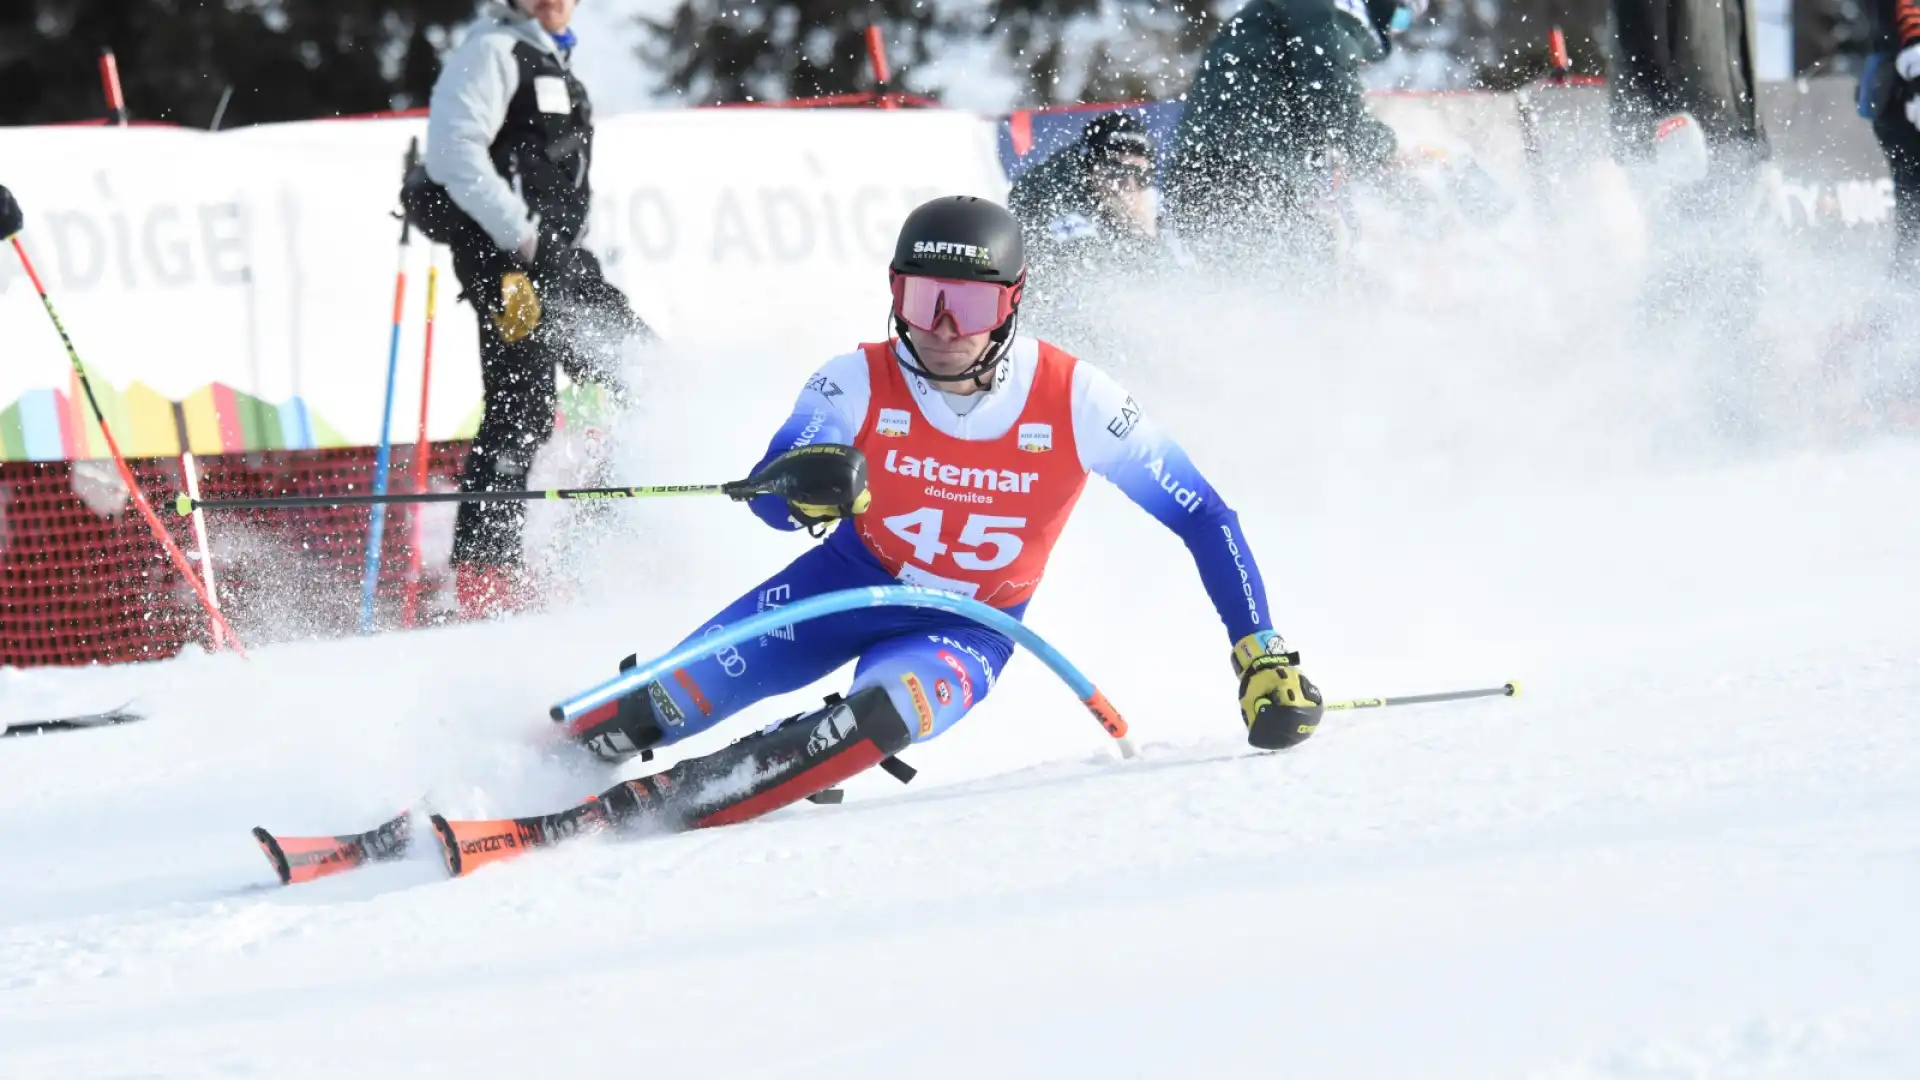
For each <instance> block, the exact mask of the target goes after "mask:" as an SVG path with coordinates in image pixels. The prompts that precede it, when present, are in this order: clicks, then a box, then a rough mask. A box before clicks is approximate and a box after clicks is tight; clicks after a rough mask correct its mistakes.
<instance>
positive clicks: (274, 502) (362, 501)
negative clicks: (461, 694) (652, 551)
mask: <svg viewBox="0 0 1920 1080" xmlns="http://www.w3.org/2000/svg"><path fill="white" fill-rule="evenodd" d="M732 487H733V485H731V484H654V485H651V486H648V487H604V488H550V489H548V490H545V491H396V492H392V493H389V494H384V495H287V496H283V497H278V498H264V499H195V498H192V497H191V496H188V495H181V496H179V497H178V498H176V499H174V500H173V508H174V510H176V511H177V512H179V513H180V514H181V515H182V516H185V515H187V514H191V513H193V512H194V511H195V510H298V509H306V508H313V507H321V506H391V505H393V504H395V503H442V502H451V503H459V502H516V501H519V500H530V499H569V500H578V501H582V502H584V501H587V500H591V499H654V498H660V497H662V496H667V495H733V494H734V492H733V490H732ZM736 497H737V496H736Z"/></svg>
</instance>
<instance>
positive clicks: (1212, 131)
mask: <svg viewBox="0 0 1920 1080" xmlns="http://www.w3.org/2000/svg"><path fill="white" fill-rule="evenodd" d="M1425 7H1426V0H1406V2H1404V3H1403V2H1401V0H1250V2H1249V3H1248V4H1247V5H1246V6H1245V7H1243V8H1241V9H1240V12H1239V14H1237V15H1235V16H1234V17H1233V19H1232V20H1231V21H1229V22H1228V23H1227V25H1226V26H1225V27H1223V28H1222V29H1221V31H1220V35H1219V36H1218V37H1216V38H1215V39H1214V41H1213V43H1212V44H1211V45H1209V46H1208V47H1207V52H1206V55H1205V57H1203V58H1202V60H1201V63H1200V73H1199V75H1197V76H1196V77H1195V78H1194V81H1193V85H1192V86H1191V87H1190V88H1189V89H1188V90H1187V95H1186V110H1185V112H1184V113H1183V114H1182V115H1181V117H1180V125H1179V127H1178V128H1177V129H1176V130H1175V131H1174V135H1173V140H1172V141H1173V146H1172V149H1171V152H1170V153H1169V155H1168V156H1169V159H1170V160H1169V163H1168V165H1169V167H1168V172H1167V176H1166V196H1167V215H1168V219H1169V221H1170V223H1171V224H1172V225H1173V226H1174V228H1175V229H1176V230H1177V231H1178V232H1179V234H1180V237H1181V240H1182V241H1183V243H1185V244H1186V245H1187V246H1188V247H1189V248H1190V249H1191V250H1192V251H1193V253H1194V255H1195V256H1196V257H1197V258H1200V259H1201V260H1203V261H1218V259H1217V256H1218V255H1220V254H1226V255H1228V256H1229V257H1232V256H1235V255H1242V254H1250V253H1251V252H1250V251H1241V250H1230V251H1226V252H1222V251H1221V249H1222V248H1223V247H1225V246H1227V245H1228V243H1229V241H1230V240H1232V239H1233V238H1239V239H1241V240H1242V241H1243V242H1244V243H1245V244H1250V245H1252V246H1253V247H1254V248H1257V249H1259V250H1261V251H1272V250H1274V249H1275V245H1276V243H1277V244H1278V245H1280V247H1281V248H1282V249H1286V248H1291V249H1294V250H1296V251H1299V252H1300V253H1301V254H1306V255H1319V256H1323V257H1331V252H1330V250H1329V249H1330V247H1331V245H1332V242H1333V240H1332V235H1331V228H1330V227H1329V225H1328V224H1327V223H1326V221H1325V219H1324V216H1323V215H1324V210H1323V204H1324V203H1325V201H1326V198H1327V191H1328V180H1329V174H1330V169H1331V166H1332V160H1331V159H1332V156H1333V155H1334V154H1336V153H1337V154H1338V155H1339V156H1340V157H1341V158H1342V159H1343V160H1344V168H1345V169H1346V170H1347V171H1348V173H1349V174H1351V175H1354V176H1357V177H1367V176H1371V175H1376V174H1378V173H1379V172H1381V171H1383V170H1385V169H1386V168H1388V167H1389V166H1390V165H1391V164H1392V162H1393V160H1394V156H1395V151H1396V149H1397V143H1396V140H1395V138H1394V134H1393V130H1392V129H1391V128H1389V127H1388V126H1387V125H1386V124H1385V123H1383V122H1382V121H1381V120H1379V119H1378V118H1377V117H1375V116H1374V115H1373V114H1371V113H1369V112H1368V111H1367V106H1366V101H1365V98H1364V93H1365V88H1364V87H1363V86H1362V84H1361V80H1360V71H1361V69H1362V68H1363V67H1365V66H1366V65H1368V64H1371V63H1375V62H1377V61H1379V60H1381V59H1383V58H1384V57H1385V56H1386V55H1387V52H1388V50H1389V49H1390V48H1391V43H1390V38H1389V34H1390V33H1392V32H1395V31H1398V30H1404V29H1406V28H1407V27H1408V26H1410V25H1412V22H1413V20H1414V19H1415V18H1417V17H1418V16H1419V14H1420V13H1421V12H1422V11H1423V10H1425ZM1250 225H1251V226H1253V228H1251V229H1250V228H1249V226H1250Z"/></svg>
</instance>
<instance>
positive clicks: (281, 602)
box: [0, 443, 466, 667]
mask: <svg viewBox="0 0 1920 1080" xmlns="http://www.w3.org/2000/svg"><path fill="white" fill-rule="evenodd" d="M374 453H375V452H374V450H373V449H371V448H352V449H344V450H290V451H276V452H271V453H252V454H229V455H224V456H220V457H206V458H199V459H196V460H197V462H198V464H199V471H200V494H201V497H202V498H206V499H221V498H248V497H262V496H269V495H341V494H348V493H353V492H366V491H369V490H371V488H372V483H373V465H374ZM411 453H412V448H411V447H407V446H403V447H399V448H397V449H396V450H395V452H394V458H393V466H392V469H391V472H390V477H389V481H388V483H389V487H390V489H391V490H394V491H402V490H405V489H406V485H407V484H408V483H409V479H410V476H411V472H412V462H411ZM465 454H466V444H465V443H435V444H433V446H432V458H431V459H430V462H429V471H430V473H431V476H432V480H431V481H430V484H431V485H434V486H441V487H448V488H450V487H451V486H452V483H453V477H454V475H455V474H456V473H457V471H458V469H459V466H460V462H461V459H462V458H463V457H464V456H465ZM128 464H129V465H131V466H132V468H133V473H134V476H135V478H136V479H137V480H138V482H139V484H140V487H141V490H142V491H143V492H145V494H146V496H147V498H148V499H149V500H151V501H152V503H153V505H154V508H155V509H156V510H157V511H159V513H160V514H161V517H162V519H163V520H165V521H166V522H167V526H168V528H169V530H170V531H171V532H172V533H173V536H174V539H175V540H176V541H178V542H179V544H180V546H181V547H182V548H183V549H185V550H186V551H187V552H189V553H190V555H191V556H192V557H193V558H195V559H196V560H197V559H198V557H199V556H198V552H197V550H196V548H195V544H194V539H193V527H192V523H191V520H190V519H188V518H183V517H180V516H178V515H176V514H175V513H174V512H173V510H172V507H173V503H174V497H175V496H176V495H178V494H179V493H180V492H182V491H184V490H185V480H184V477H183V475H182V473H181V464H180V460H179V459H178V458H147V459H141V460H136V461H131V462H129V463H128ZM420 510H421V508H419V507H413V506H390V507H388V509H387V524H386V531H385V536H384V540H383V542H382V544H381V579H380V592H379V618H380V621H381V622H382V623H383V624H387V625H392V624H395V623H397V622H398V612H399V606H400V602H401V598H402V596H403V593H404V590H405V586H406V578H407V576H408V565H409V560H408V551H409V544H410V543H411V542H412V541H413V538H414V537H415V536H416V534H417V531H416V528H415V526H416V524H417V523H418V521H419V517H418V514H419V512H420ZM371 514H372V511H371V509H370V508H368V507H319V508H313V509H299V510H255V511H218V512H209V513H208V515H207V528H208V533H209V537H210V543H209V546H210V548H211V549H212V552H213V562H214V574H215V579H216V583H217V585H218V587H219V592H220V601H221V608H222V610H223V612H225V613H226V614H227V615H228V617H229V618H230V619H231V620H232V621H233V622H234V623H235V624H236V627H237V628H238V629H239V631H240V633H241V634H242V636H243V637H245V638H246V640H247V641H248V642H249V643H251V642H253V641H255V640H256V639H260V640H271V639H273V638H286V637H303V636H312V635H316V634H330V633H347V632H351V631H352V630H353V628H354V627H355V626H356V625H357V622H358V619H359V613H360V590H361V578H362V573H363V569H364V560H365V557H366V541H367V524H368V521H369V518H370V516H371ZM190 641H192V642H199V643H200V644H202V645H208V644H210V641H209V639H208V628H207V618H206V614H205V612H203V611H202V610H201V608H200V605H199V604H198V603H197V602H196V601H195V599H194V596H193V592H192V590H191V589H190V588H189V587H188V585H187V583H186V582H185V581H183V580H182V579H181V577H180V574H179V572H178V571H177V570H175V568H174V566H173V564H172V563H171V562H169V561H168V559H167V557H166V554H165V552H164V551H163V550H162V548H161V546H160V543H159V541H158V540H156V539H155V537H154V535H153V533H152V531H151V530H150V529H149V528H148V527H147V524H146V522H145V521H143V520H142V519H141V517H140V515H139V513H138V512H137V511H135V510H134V508H133V505H132V502H131V500H130V499H129V498H128V497H127V494H126V491H125V489H124V487H123V485H122V484H121V481H120V478H119V475H118V472H117V470H116V469H115V468H114V466H113V463H112V462H110V461H78V462H11V463H5V464H0V666H13V667H29V666H35V665H42V664H91V663H124V662H127V661H135V660H157V659H161V658H163V657H168V656H172V655H174V654H175V653H178V652H179V651H180V649H181V648H182V646H184V645H185V644H186V643H187V642H190Z"/></svg>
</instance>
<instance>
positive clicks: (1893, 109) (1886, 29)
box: [1860, 0, 1920, 286]
mask: <svg viewBox="0 0 1920 1080" xmlns="http://www.w3.org/2000/svg"><path fill="white" fill-rule="evenodd" d="M1874 10H1875V14H1876V16H1877V18H1876V20H1875V22H1876V25H1875V27H1874V49H1875V52H1874V55H1873V57H1872V58H1871V59H1869V61H1868V63H1867V68H1866V71H1865V72H1864V73H1863V74H1862V75H1861V82H1862V85H1861V87H1860V100H1861V105H1862V110H1861V111H1862V112H1865V113H1867V114H1868V115H1869V116H1870V117H1872V119H1873V134H1874V137H1875V138H1877V139H1879V140H1880V150H1881V152H1882V153H1884V154H1886V155H1887V167H1888V168H1889V169H1890V170H1891V171H1892V172H1893V253H1894V257H1893V262H1894V273H1895V276H1896V277H1898V278H1901V279H1903V280H1904V281H1905V282H1907V283H1908V284H1911V285H1916V286H1920V2H1916V0H1874Z"/></svg>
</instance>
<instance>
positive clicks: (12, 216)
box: [0, 184, 27, 240]
mask: <svg viewBox="0 0 1920 1080" xmlns="http://www.w3.org/2000/svg"><path fill="white" fill-rule="evenodd" d="M26 227H27V217H26V215H25V214H22V213H21V212H20V204H19V203H17V202H15V201H14V198H13V192H11V191H8V190H7V187H6V185H5V184H0V240H10V239H12V238H13V234H15V233H17V232H19V231H20V230H21V229H24V228H26Z"/></svg>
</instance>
